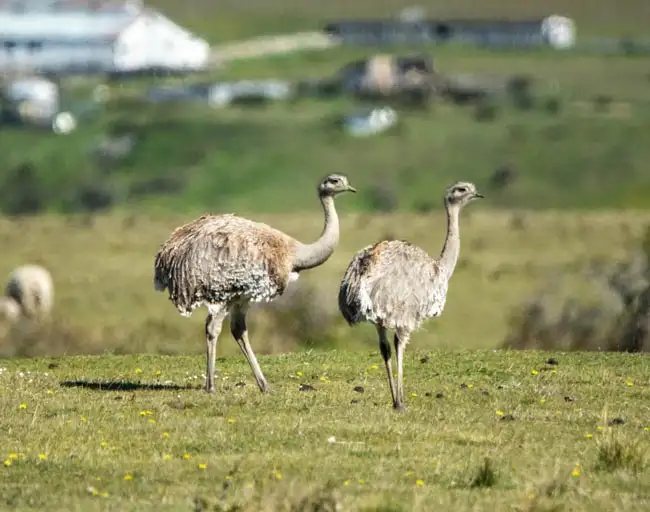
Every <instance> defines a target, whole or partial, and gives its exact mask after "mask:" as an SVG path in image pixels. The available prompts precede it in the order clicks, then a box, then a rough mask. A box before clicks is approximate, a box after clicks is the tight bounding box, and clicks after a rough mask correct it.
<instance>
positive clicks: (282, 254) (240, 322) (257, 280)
mask: <svg viewBox="0 0 650 512" xmlns="http://www.w3.org/2000/svg"><path fill="white" fill-rule="evenodd" d="M346 191H350V192H356V190H355V189H354V188H353V187H352V186H350V184H349V183H348V179H347V177H346V176H344V175H341V174H330V175H329V176H327V177H326V178H324V179H323V180H322V181H321V182H320V184H319V186H318V197H319V199H320V202H321V205H322V207H323V211H324V213H325V227H324V228H323V232H322V234H321V236H320V238H319V239H318V240H317V241H316V242H314V243H311V244H303V243H300V242H298V241H297V240H295V239H294V238H292V237H290V236H288V235H286V234H284V233H282V232H281V231H278V230H276V229H273V228H272V227H270V226H267V225H266V224H262V223H259V222H254V221H251V220H248V219H244V218H241V217H237V216H235V215H232V214H225V215H203V216H201V217H199V218H198V219H196V220H194V221H192V222H189V223H188V224H185V225H183V226H181V227H179V228H177V229H176V230H174V231H173V232H172V234H171V235H170V236H169V238H168V239H167V240H166V241H165V242H164V243H163V244H162V246H161V247H160V249H159V250H158V253H157V254H156V258H155V269H154V287H155V289H156V290H157V291H161V292H162V291H165V290H168V292H169V299H170V300H171V301H172V302H173V303H174V305H175V306H176V308H177V309H178V311H179V312H180V314H181V315H183V316H190V315H191V314H192V312H193V311H194V310H195V309H196V308H198V307H200V306H206V307H207V310H208V315H207V319H206V322H205V336H206V344H207V374H206V381H205V390H206V391H207V392H209V393H213V392H214V391H215V382H214V374H215V359H216V348H217V338H218V337H219V334H220V333H221V327H222V324H223V321H224V320H225V319H226V317H227V316H228V315H230V331H231V333H232V335H233V337H234V338H235V340H236V341H237V343H238V345H239V347H240V349H241V351H242V352H243V354H244V356H245V357H246V359H247V360H248V363H249V364H250V366H251V369H252V370H253V373H254V375H255V380H256V381H257V385H258V386H259V388H260V390H261V391H262V392H266V391H268V389H269V388H268V384H267V382H266V379H265V378H264V375H263V374H262V371H261V369H260V366H259V364H258V362H257V359H256V357H255V354H254V353H253V349H252V348H251V345H250V343H249V340H248V330H247V328H246V314H247V312H248V309H249V305H250V304H251V303H256V302H268V301H271V300H273V299H274V298H276V297H278V296H280V295H282V293H283V292H284V291H285V289H286V287H287V285H288V284H289V283H290V282H292V281H295V280H296V279H298V276H299V274H300V272H302V271H303V270H308V269H310V268H314V267H317V266H319V265H322V264H323V263H325V261H327V259H328V258H329V257H330V256H331V255H332V253H333V252H334V249H335V248H336V246H337V245H338V241H339V220H338V215H337V213H336V209H335V208H334V197H335V196H336V195H338V194H340V193H342V192H346Z"/></svg>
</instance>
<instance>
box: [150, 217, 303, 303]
mask: <svg viewBox="0 0 650 512" xmlns="http://www.w3.org/2000/svg"><path fill="white" fill-rule="evenodd" d="M295 247H296V242H295V240H293V239H292V238H291V237H289V236H287V235H285V234H284V233H282V232H280V231H278V230H275V229H273V228H271V227H269V226H267V225H266V224H262V223H258V222H253V221H250V220H247V219H242V218H241V217H237V216H234V215H230V214H228V215H204V216H202V217H199V218H198V219H196V220H194V221H192V222H190V223H188V224H185V225H184V226H181V227H179V228H177V229H176V230H174V232H173V233H172V234H171V235H170V237H169V238H168V239H167V241H165V243H164V244H163V245H162V246H161V247H160V250H159V251H158V253H157V254H156V259H155V276H154V286H155V288H156V290H158V291H164V290H165V289H167V290H168V291H169V299H170V300H171V301H172V302H173V303H174V304H175V305H176V307H177V308H178V310H179V311H180V313H181V314H183V315H185V316H189V315H190V314H191V313H192V311H193V310H194V309H196V308H197V307H199V306H200V305H202V304H204V303H205V304H229V303H232V302H233V301H237V300H241V299H243V300H246V301H250V302H263V301H267V300H270V299H272V298H274V297H275V296H277V295H281V294H282V293H283V292H284V290H285V288H286V286H287V284H288V282H289V278H290V274H291V262H292V261H293V255H294V253H295Z"/></svg>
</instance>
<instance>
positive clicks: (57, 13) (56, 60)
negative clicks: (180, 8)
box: [0, 0, 210, 74]
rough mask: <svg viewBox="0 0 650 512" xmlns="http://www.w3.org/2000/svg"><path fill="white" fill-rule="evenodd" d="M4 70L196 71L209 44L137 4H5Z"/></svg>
mask: <svg viewBox="0 0 650 512" xmlns="http://www.w3.org/2000/svg"><path fill="white" fill-rule="evenodd" d="M0 45H1V46H0V72H8V71H12V72H15V71H22V70H27V71H30V72H50V73H57V74H72V73H75V74H76V73H104V74H128V73H138V72H146V71H165V72H191V71H198V70H202V69H205V68H206V67H207V65H208V60H209V54H210V47H209V45H208V43H207V42H206V41H204V40H202V39H200V38H198V37H196V36H194V35H193V34H191V33H190V32H188V31H187V30H185V29H183V28H182V27H180V26H178V25H177V24H175V23H174V22H172V21H171V20H169V19H168V18H166V17H165V16H163V15H162V14H161V13H159V12H157V11H155V10H153V9H147V8H145V7H143V6H142V4H141V3H140V2H137V1H133V0H131V1H129V0H126V1H121V2H110V1H102V0H99V1H92V0H86V1H82V0H77V1H74V0H72V1H71V0H69V1H65V0H58V1H56V0H49V1H48V0H0Z"/></svg>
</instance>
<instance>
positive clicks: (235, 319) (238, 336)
mask: <svg viewBox="0 0 650 512" xmlns="http://www.w3.org/2000/svg"><path fill="white" fill-rule="evenodd" d="M246 312H247V307H246V306H237V307H235V308H233V309H232V311H231V312H230V332H231V333H232V336H233V338H235V341H236V342H237V344H238V345H239V348H240V349H241V351H242V352H243V353H244V356H246V360H247V361H248V364H249V365H250V367H251V369H252V370H253V374H254V375H255V381H256V382H257V385H258V386H259V388H260V391H261V392H262V393H267V392H268V391H269V385H268V384H267V382H266V379H265V378H264V374H263V373H262V369H261V368H260V365H259V363H258V362H257V358H256V357H255V353H254V352H253V348H252V347H251V344H250V343H249V341H248V329H247V328H246Z"/></svg>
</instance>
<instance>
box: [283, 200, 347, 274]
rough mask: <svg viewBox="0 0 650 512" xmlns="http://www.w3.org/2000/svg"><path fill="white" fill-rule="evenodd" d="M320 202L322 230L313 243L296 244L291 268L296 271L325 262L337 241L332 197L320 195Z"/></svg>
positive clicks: (336, 224) (335, 216)
mask: <svg viewBox="0 0 650 512" xmlns="http://www.w3.org/2000/svg"><path fill="white" fill-rule="evenodd" d="M320 202H321V205H322V206H323V212H324V213H325V226H324V228H323V232H322V233H321V235H320V238H319V239H318V240H316V241H315V242H314V243H313V244H300V243H299V244H298V247H297V248H296V256H295V258H294V261H293V270H294V271H296V272H298V271H301V270H307V269H309V268H314V267H317V266H318V265H322V264H323V263H325V262H326V261H327V259H328V258H329V257H330V256H331V255H332V253H333V252H334V249H335V248H336V246H337V245H338V243H339V216H338V215H337V213H336V208H334V198H333V197H332V196H325V195H321V196H320Z"/></svg>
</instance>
